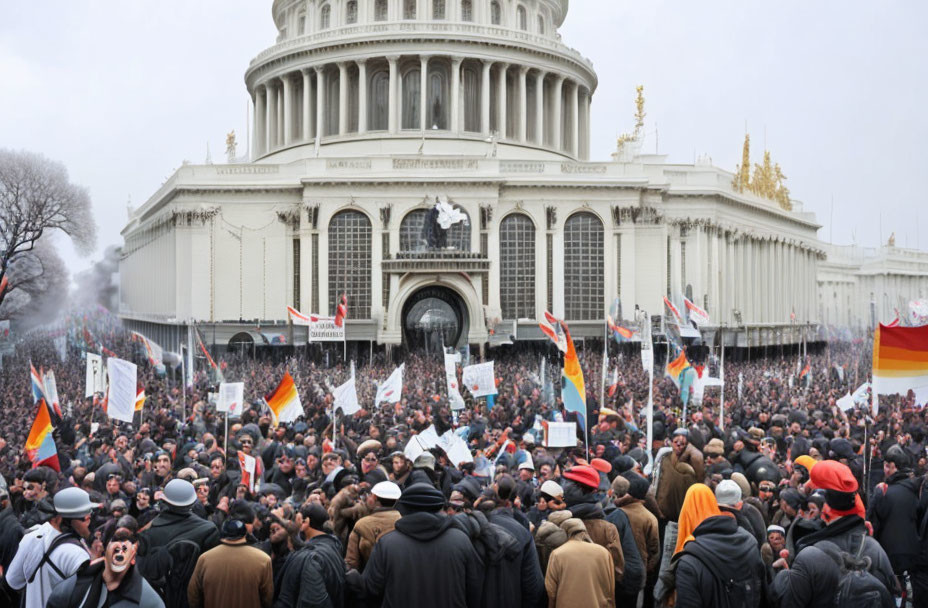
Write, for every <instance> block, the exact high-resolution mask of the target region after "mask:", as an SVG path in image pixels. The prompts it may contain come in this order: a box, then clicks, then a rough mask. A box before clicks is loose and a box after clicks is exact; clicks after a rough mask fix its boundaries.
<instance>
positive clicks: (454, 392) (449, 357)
mask: <svg viewBox="0 0 928 608" xmlns="http://www.w3.org/2000/svg"><path fill="white" fill-rule="evenodd" d="M460 361H461V353H459V352H454V353H451V354H448V353H445V380H446V383H447V385H448V403H449V404H450V405H451V409H452V410H463V409H464V398H463V397H461V390H460V387H459V386H458V371H457V364H458V363H459V362H460Z"/></svg>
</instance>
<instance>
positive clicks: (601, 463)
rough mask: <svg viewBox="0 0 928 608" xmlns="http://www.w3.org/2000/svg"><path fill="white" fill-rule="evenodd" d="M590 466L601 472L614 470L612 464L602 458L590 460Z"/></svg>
mask: <svg viewBox="0 0 928 608" xmlns="http://www.w3.org/2000/svg"><path fill="white" fill-rule="evenodd" d="M590 466H592V467H593V468H594V469H596V470H597V471H599V472H600V473H607V474H608V473H609V471H611V470H612V465H611V464H609V461H608V460H603V459H602V458H594V459H593V460H591V461H590Z"/></svg>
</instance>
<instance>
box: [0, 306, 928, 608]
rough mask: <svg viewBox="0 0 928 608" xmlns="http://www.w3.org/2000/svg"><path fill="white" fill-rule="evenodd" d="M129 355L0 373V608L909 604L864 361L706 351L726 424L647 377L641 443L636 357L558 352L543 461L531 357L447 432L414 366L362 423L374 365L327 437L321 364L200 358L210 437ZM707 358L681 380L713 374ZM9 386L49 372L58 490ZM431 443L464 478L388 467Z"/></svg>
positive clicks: (887, 430)
mask: <svg viewBox="0 0 928 608" xmlns="http://www.w3.org/2000/svg"><path fill="white" fill-rule="evenodd" d="M86 335H92V336H93V340H95V341H96V342H97V343H99V344H102V345H104V346H105V347H106V349H107V350H108V351H110V352H112V353H114V354H116V355H118V356H120V357H122V358H126V359H130V360H134V361H138V362H139V364H140V365H139V377H140V384H141V386H142V387H143V388H144V390H145V394H146V396H147V400H146V402H145V405H144V407H143V409H142V411H141V412H140V413H138V414H137V419H136V421H135V423H134V424H126V423H119V422H117V421H115V420H110V419H108V418H107V416H106V414H105V412H103V411H102V409H101V408H100V406H99V404H98V403H95V402H96V401H98V400H95V399H94V398H86V399H85V398H83V397H82V396H83V395H84V381H85V374H84V361H83V360H82V359H81V352H82V351H83V350H86V349H93V346H96V345H91V344H89V343H88V341H87V340H86V339H84V338H83V336H86ZM138 347H139V345H138V343H136V342H133V341H131V340H130V339H129V336H128V334H127V333H126V332H124V331H123V330H122V329H121V328H120V327H119V326H118V324H115V323H112V322H110V323H107V324H105V325H104V326H101V325H100V324H99V323H98V324H97V325H95V326H94V331H93V332H91V333H90V334H88V333H87V332H84V333H83V334H80V333H79V332H76V331H73V328H72V331H70V332H69V340H68V347H67V352H66V353H65V354H66V360H65V361H62V360H61V358H60V354H59V352H58V351H56V349H55V348H54V345H53V341H52V337H51V336H50V335H49V334H48V333H47V332H46V333H42V332H36V333H34V334H33V335H31V336H29V337H28V338H27V339H25V340H23V341H22V342H21V343H19V344H18V345H17V347H16V351H15V354H13V355H12V356H8V357H5V358H4V359H3V366H2V371H0V416H2V420H3V424H2V426H0V473H2V477H0V568H2V573H3V583H2V590H0V604H3V605H11V606H12V605H17V602H22V605H24V606H29V607H32V606H36V607H38V606H46V605H47V606H56V607H57V606H94V607H95V606H114V607H116V606H135V605H137V606H142V607H143V608H146V607H149V606H163V605H166V606H172V607H173V606H191V607H195V608H196V607H200V606H205V607H212V606H217V607H218V606H224V607H226V606H227V607H236V606H247V607H251V606H411V607H416V606H462V607H463V606H467V607H471V608H473V607H490V606H500V607H513V606H525V607H530V606H543V605H546V604H547V605H548V606H571V607H572V606H628V607H636V606H639V605H641V606H645V607H650V606H671V605H673V606H683V607H689V606H739V607H740V606H771V607H776V606H780V607H783V608H791V607H801V606H887V607H888V606H892V605H895V600H896V599H898V598H900V597H902V596H905V598H906V600H907V601H909V602H910V603H911V604H912V605H914V606H928V542H926V541H928V531H926V528H928V491H926V489H925V487H924V486H925V484H924V481H923V480H924V474H925V468H926V450H925V445H926V420H925V415H924V410H922V409H920V408H918V407H915V404H914V397H913V396H912V395H909V396H899V397H896V398H886V397H884V398H881V400H880V410H879V412H878V413H877V415H875V416H873V415H871V413H870V410H869V403H861V404H859V405H857V406H856V407H854V408H851V409H850V410H847V411H843V410H842V409H841V408H839V407H838V406H837V400H838V399H839V398H841V397H842V396H844V395H845V394H847V393H849V392H852V391H854V390H855V389H856V388H857V385H858V384H859V383H863V382H865V381H866V380H867V378H868V374H869V371H870V369H869V368H870V346H869V345H868V344H866V343H856V344H855V343H847V342H836V343H831V344H828V345H824V346H823V347H821V348H817V349H815V350H814V352H813V353H812V354H811V355H809V356H808V357H807V358H806V359H803V360H802V361H800V358H799V356H798V355H797V354H795V353H793V354H791V355H788V356H780V353H778V354H777V356H770V357H765V358H754V359H751V360H746V359H742V360H739V359H738V358H736V357H734V356H732V355H734V353H730V354H729V355H728V359H727V360H726V361H725V365H724V375H725V380H726V389H725V403H724V409H723V408H722V407H721V405H722V404H721V403H720V394H719V391H718V389H709V390H707V391H706V394H705V396H704V398H703V400H702V402H701V403H700V404H694V403H690V405H689V407H688V409H687V415H686V419H684V418H683V412H682V409H681V399H680V395H679V392H678V390H677V388H676V386H675V385H674V383H673V382H672V381H671V380H670V379H669V378H662V377H661V376H662V374H660V373H655V381H654V385H653V387H652V388H653V400H654V401H653V402H654V414H653V420H654V422H653V443H652V444H651V445H648V441H647V432H646V419H647V418H646V414H645V411H644V409H645V408H644V406H645V405H646V404H647V402H648V392H649V387H648V374H647V373H646V372H645V371H644V369H643V368H642V365H641V362H640V358H639V355H638V354H637V350H636V349H635V348H632V347H626V348H621V349H616V348H615V347H614V346H613V350H614V351H615V350H618V351H619V352H613V353H612V354H611V355H610V359H609V363H608V365H607V367H608V369H609V372H610V373H609V374H608V376H610V377H611V370H612V369H613V368H616V367H617V368H618V383H617V384H616V386H614V387H609V389H606V387H603V386H601V383H602V376H603V374H602V371H601V370H602V367H601V366H602V354H601V353H600V352H599V350H597V349H593V348H591V349H587V350H581V353H580V357H581V361H582V363H583V367H584V376H585V378H586V380H587V401H588V411H589V415H588V418H587V419H588V423H589V428H588V429H580V432H579V433H578V445H577V447H575V448H573V447H572V448H550V447H547V446H546V445H545V439H544V426H545V424H546V423H550V422H555V421H563V420H576V418H575V416H574V415H573V414H570V413H566V412H565V411H563V409H562V407H561V403H560V401H559V399H558V391H557V390H553V391H552V390H550V387H549V386H547V384H548V382H550V380H551V378H552V377H553V378H555V379H556V378H557V377H558V376H559V372H560V367H559V366H560V363H559V362H558V360H557V357H556V356H555V355H554V354H553V353H552V352H551V351H548V350H546V349H545V348H544V347H543V346H539V347H535V348H517V347H509V348H503V349H498V352H493V353H492V354H491V355H490V357H489V358H492V359H494V360H495V362H496V364H495V373H496V377H497V383H498V393H499V394H498V395H497V397H496V399H495V404H494V405H493V406H492V407H488V405H487V403H486V401H485V400H484V399H477V400H474V399H470V398H467V399H466V407H465V409H464V410H462V411H460V412H453V411H452V410H451V409H450V407H449V404H448V399H447V397H446V389H445V386H446V378H445V370H444V366H443V365H442V362H441V361H440V360H436V359H435V358H429V357H425V356H420V355H416V354H405V355H404V356H403V357H402V361H403V363H405V366H406V367H405V375H404V387H403V396H402V399H401V400H400V401H399V402H398V403H382V404H379V405H378V406H376V407H375V406H374V405H373V401H374V395H375V392H376V382H382V381H383V380H385V379H386V378H387V377H388V376H389V375H390V373H391V372H392V371H393V369H394V367H395V365H396V364H397V363H398V362H397V361H392V360H387V357H386V356H385V354H380V355H377V356H375V357H374V358H373V360H372V361H369V362H366V364H365V365H363V366H361V367H359V369H358V370H357V372H356V373H357V379H358V398H359V402H360V403H361V405H362V407H363V409H362V410H361V411H360V412H358V413H356V414H355V415H353V416H344V415H341V414H338V415H337V416H333V412H332V403H333V397H332V388H333V387H334V386H337V385H339V384H341V383H342V382H343V381H344V380H345V379H347V378H348V375H349V373H350V372H349V369H348V366H347V365H344V364H343V363H341V362H339V363H336V364H334V365H332V366H330V367H326V366H324V365H321V364H320V363H318V361H317V359H318V357H315V358H313V357H309V356H307V355H306V354H305V353H300V354H294V353H293V352H290V353H288V354H287V355H286V356H284V355H280V354H267V353H265V354H262V355H260V356H256V357H244V356H241V354H239V355H235V354H231V353H230V354H219V353H214V354H215V359H216V361H217V364H218V365H219V366H220V368H221V371H222V374H223V376H224V377H225V379H226V380H227V381H230V382H234V381H243V382H244V383H245V387H246V401H247V402H248V403H249V404H250V405H249V406H248V407H246V408H245V410H244V411H243V412H242V414H241V416H240V417H238V418H235V419H232V420H230V421H227V420H225V418H224V416H223V415H222V414H220V413H217V412H216V410H215V405H214V404H213V403H211V401H210V398H209V395H210V393H211V392H214V391H215V390H216V388H215V385H214V384H213V382H214V381H215V373H214V372H213V371H212V370H209V369H208V367H206V366H204V365H202V364H200V365H198V368H199V372H198V373H196V374H194V377H193V382H192V385H191V386H189V387H184V386H183V382H180V381H179V378H178V381H175V380H174V379H173V378H174V375H173V374H172V373H170V372H169V373H168V375H167V376H164V375H160V374H159V373H158V370H157V369H156V368H154V367H152V366H150V365H148V363H147V362H146V361H145V360H144V357H142V356H140V353H139V352H138ZM601 347H602V345H601V344H600V348H601ZM96 352H99V350H97V351H96ZM695 352H697V351H696V349H694V353H695ZM741 355H742V356H743V355H744V353H741ZM694 359H695V354H694ZM710 359H711V360H708V359H707V360H705V361H695V360H694V363H696V364H700V365H701V364H705V365H706V366H707V368H708V369H707V373H713V374H714V373H717V369H718V362H717V361H716V360H715V359H714V357H710ZM542 360H544V361H545V364H544V367H545V371H544V372H542ZM30 363H31V364H33V365H34V366H36V368H40V367H44V368H46V369H48V368H53V369H54V370H55V375H56V379H57V388H58V394H59V395H60V396H61V407H62V416H61V419H60V420H58V419H56V420H55V421H54V422H55V430H54V435H53V436H54V439H55V443H56V447H57V450H58V461H59V464H60V469H61V470H60V472H59V471H55V470H53V469H52V468H49V467H45V466H40V467H33V466H32V463H31V462H30V460H29V458H27V456H26V455H25V454H24V452H23V446H24V444H25V440H26V437H27V436H28V434H29V430H30V427H31V425H32V422H33V419H34V418H35V410H36V406H35V405H34V402H33V396H32V392H31V390H30V383H29V373H30V372H29V369H30V368H29V365H30ZM806 364H808V368H809V370H811V371H810V372H807V373H800V368H803V367H806ZM285 370H289V371H290V373H291V375H292V376H293V378H294V380H295V383H296V385H297V387H298V390H299V394H300V396H301V400H302V403H303V406H304V409H305V415H304V416H302V417H301V418H300V419H299V420H297V421H296V422H294V423H290V424H286V425H281V426H277V427H275V426H273V424H272V420H271V418H270V417H269V416H268V412H267V409H266V408H265V407H264V406H263V405H262V404H261V402H260V398H261V397H262V396H263V395H266V394H268V393H270V392H271V391H272V390H273V389H274V387H275V386H276V385H277V383H278V382H279V380H280V378H281V377H282V375H283V373H284V371H285ZM543 376H545V378H544V379H543ZM606 382H607V384H611V379H607V380H606ZM552 393H553V394H552ZM601 394H603V395H604V396H605V399H604V400H603V401H600V395H601ZM465 397H466V395H465ZM722 411H724V414H723V415H720V412H722ZM227 425H228V426H227ZM431 427H434V429H431ZM226 428H228V432H226ZM430 430H434V432H435V433H437V434H438V435H439V436H440V435H443V434H444V433H445V432H446V431H448V430H453V431H454V432H455V433H456V434H457V435H458V436H460V437H462V438H463V439H464V440H465V441H466V443H467V446H468V448H469V449H470V454H471V458H460V457H458V458H457V460H458V461H457V462H454V461H452V457H450V456H449V454H448V453H446V452H445V451H443V450H442V449H441V448H440V447H435V448H433V449H431V450H427V451H424V452H422V453H420V454H417V455H414V456H413V455H411V454H410V453H409V452H408V451H407V450H406V449H405V448H406V447H407V444H408V443H409V441H410V438H411V437H413V436H414V435H417V434H421V433H424V432H430ZM584 431H588V435H589V449H586V448H585V447H584V446H583V443H582V442H581V441H580V439H581V438H585V437H586V435H587V432H584ZM240 455H248V456H251V457H253V458H255V460H256V470H255V472H254V475H250V474H249V473H248V472H243V471H242V468H241V466H240V462H241V460H240ZM4 600H6V601H7V602H9V603H8V604H4Z"/></svg>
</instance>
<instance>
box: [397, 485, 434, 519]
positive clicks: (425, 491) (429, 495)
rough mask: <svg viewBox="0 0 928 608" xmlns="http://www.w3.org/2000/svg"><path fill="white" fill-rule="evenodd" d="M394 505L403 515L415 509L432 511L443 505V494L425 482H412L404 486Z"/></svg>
mask: <svg viewBox="0 0 928 608" xmlns="http://www.w3.org/2000/svg"><path fill="white" fill-rule="evenodd" d="M396 506H397V508H398V509H399V511H400V513H403V514H404V515H405V514H407V513H414V512H417V511H427V512H433V513H434V512H436V511H440V510H441V509H442V507H444V506H445V495H444V494H442V493H441V492H439V491H438V490H436V489H435V487H434V486H431V485H429V484H427V483H414V484H412V485H411V486H409V487H408V488H406V491H405V492H403V495H402V496H400V499H399V501H398V502H397V503H396Z"/></svg>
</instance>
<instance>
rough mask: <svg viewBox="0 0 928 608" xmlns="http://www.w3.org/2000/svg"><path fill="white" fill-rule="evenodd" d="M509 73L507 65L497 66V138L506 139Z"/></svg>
mask: <svg viewBox="0 0 928 608" xmlns="http://www.w3.org/2000/svg"><path fill="white" fill-rule="evenodd" d="M507 72H509V64H508V63H501V64H500V66H499V79H498V80H497V82H496V84H497V86H498V87H499V89H498V92H497V94H496V102H497V109H496V128H497V130H498V131H499V138H500V139H506V136H507V133H506V126H507V125H506V122H507V120H508V118H507V116H506V102H507V100H506V91H507V89H506V74H507Z"/></svg>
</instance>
